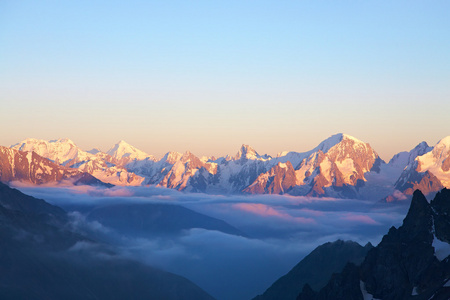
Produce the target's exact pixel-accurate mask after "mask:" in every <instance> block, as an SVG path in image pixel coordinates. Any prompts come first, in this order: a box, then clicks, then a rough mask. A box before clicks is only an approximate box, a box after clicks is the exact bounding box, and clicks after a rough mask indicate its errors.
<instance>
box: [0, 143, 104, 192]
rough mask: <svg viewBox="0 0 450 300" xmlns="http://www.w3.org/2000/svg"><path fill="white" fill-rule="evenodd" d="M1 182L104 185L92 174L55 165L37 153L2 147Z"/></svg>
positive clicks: (0, 152) (0, 157) (0, 161)
mask: <svg viewBox="0 0 450 300" xmlns="http://www.w3.org/2000/svg"><path fill="white" fill-rule="evenodd" d="M0 181H3V182H9V181H21V182H26V183H31V184H44V183H58V182H62V181H68V182H71V183H73V184H91V185H104V183H103V182H101V181H99V180H98V179H96V178H95V177H93V176H92V175H90V174H87V173H84V172H81V171H79V170H77V169H72V168H67V167H64V166H60V165H58V164H55V163H53V162H51V161H49V160H48V159H46V158H44V157H42V156H40V155H38V154H36V153H35V152H22V151H18V150H14V149H11V148H6V147H1V146H0Z"/></svg>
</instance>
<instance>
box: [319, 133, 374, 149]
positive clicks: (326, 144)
mask: <svg viewBox="0 0 450 300" xmlns="http://www.w3.org/2000/svg"><path fill="white" fill-rule="evenodd" d="M345 140H347V141H352V142H353V143H356V144H363V145H365V143H364V142H363V141H360V140H358V139H357V138H355V137H353V136H351V135H348V134H344V133H338V134H335V135H332V136H330V137H329V138H327V139H326V140H324V141H323V142H321V143H320V144H319V145H318V146H317V147H316V148H314V149H313V150H312V151H311V152H317V151H319V150H320V151H322V152H323V153H327V152H328V151H329V150H330V149H331V148H333V147H334V146H336V145H337V144H339V143H341V142H342V141H345Z"/></svg>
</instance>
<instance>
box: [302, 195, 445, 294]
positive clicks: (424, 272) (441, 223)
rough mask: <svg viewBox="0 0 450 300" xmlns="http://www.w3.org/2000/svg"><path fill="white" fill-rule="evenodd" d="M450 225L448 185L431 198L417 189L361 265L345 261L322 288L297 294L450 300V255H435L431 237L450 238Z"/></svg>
mask: <svg viewBox="0 0 450 300" xmlns="http://www.w3.org/2000/svg"><path fill="white" fill-rule="evenodd" d="M449 228H450V190H447V189H443V190H442V191H440V192H439V193H438V194H437V195H436V197H435V199H434V200H433V201H431V203H428V202H427V200H426V198H425V196H424V195H423V194H422V192H420V191H419V190H416V191H415V192H414V194H413V198H412V202H411V206H410V209H409V211H408V214H407V216H406V217H405V219H404V221H403V224H402V226H400V227H399V228H398V229H396V228H395V227H392V228H391V229H390V230H389V232H388V234H386V235H385V236H384V237H383V239H382V241H381V242H380V243H379V244H378V246H376V247H375V248H373V249H372V250H370V251H369V252H368V254H367V256H366V258H365V259H364V262H363V263H362V264H361V266H360V267H357V266H355V265H352V264H349V265H347V266H346V268H345V269H344V270H343V271H342V272H341V273H338V274H335V275H333V277H332V278H331V280H330V281H329V282H328V284H327V285H326V286H325V287H324V288H322V289H321V290H320V291H319V292H318V293H311V291H309V290H308V288H305V290H304V292H302V293H300V295H299V296H298V298H297V299H302V300H305V299H310V300H317V299H321V300H322V299H333V300H337V299H361V300H362V299H363V293H362V290H365V291H367V293H369V294H371V295H373V298H376V299H383V300H397V299H419V300H420V299H424V300H425V299H434V300H441V299H442V300H444V299H446V300H448V299H450V287H448V286H444V285H445V284H446V282H448V280H449V279H450V259H449V257H447V258H445V259H443V260H442V261H440V260H439V259H438V258H437V257H436V256H435V248H434V247H433V241H434V239H436V238H437V239H439V240H441V241H447V242H448V238H449V237H450V231H449ZM448 246H449V248H450V245H448ZM413 294H417V295H413Z"/></svg>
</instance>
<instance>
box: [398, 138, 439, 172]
mask: <svg viewBox="0 0 450 300" xmlns="http://www.w3.org/2000/svg"><path fill="white" fill-rule="evenodd" d="M432 149H433V147H430V146H429V145H428V144H427V142H421V143H420V144H418V145H417V146H416V147H414V149H412V150H411V151H409V152H408V151H403V152H400V153H397V154H395V155H394V156H393V157H392V158H391V160H390V161H389V165H391V166H394V167H398V168H402V169H403V168H405V167H406V166H408V165H411V164H412V163H413V162H414V160H415V159H416V157H418V156H421V155H424V154H425V153H427V152H429V151H431V150H432Z"/></svg>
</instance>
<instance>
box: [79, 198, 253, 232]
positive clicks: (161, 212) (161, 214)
mask: <svg viewBox="0 0 450 300" xmlns="http://www.w3.org/2000/svg"><path fill="white" fill-rule="evenodd" d="M87 218H88V220H91V221H93V220H95V221H98V222H100V223H101V224H103V225H104V226H107V227H109V228H112V229H114V230H116V231H117V232H118V233H121V234H124V235H127V236H139V237H155V236H160V235H167V234H179V233H180V232H181V231H182V230H187V229H191V228H204V229H208V230H217V231H222V232H225V233H228V234H234V235H241V236H245V234H244V233H242V232H241V231H240V230H238V229H236V228H234V227H233V226H231V225H230V224H228V223H226V222H224V221H222V220H219V219H215V218H212V217H209V216H207V215H204V214H200V213H198V212H195V211H193V210H190V209H188V208H185V207H183V206H180V205H174V204H159V203H126V204H112V205H108V206H104V207H98V208H95V209H94V210H92V211H91V212H90V213H88V215H87Z"/></svg>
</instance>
